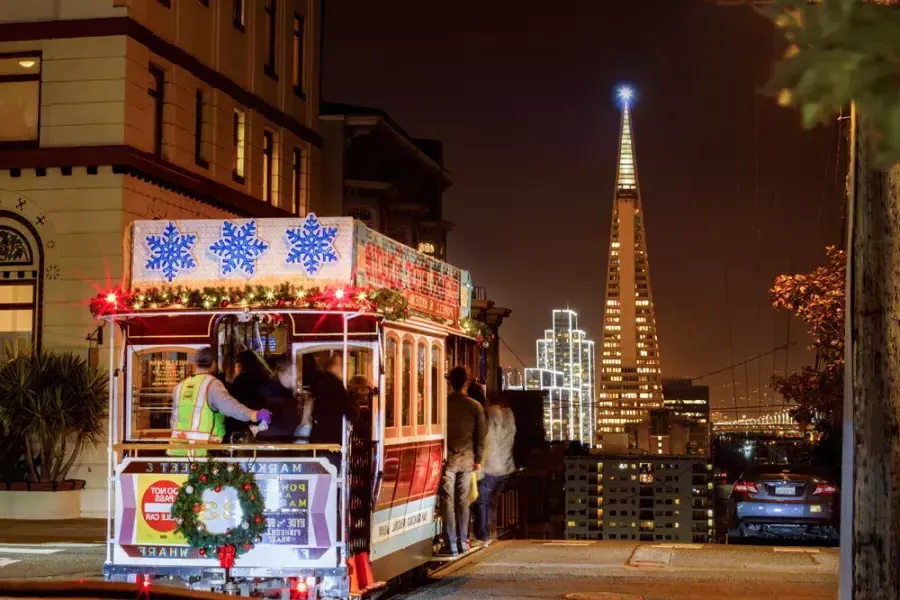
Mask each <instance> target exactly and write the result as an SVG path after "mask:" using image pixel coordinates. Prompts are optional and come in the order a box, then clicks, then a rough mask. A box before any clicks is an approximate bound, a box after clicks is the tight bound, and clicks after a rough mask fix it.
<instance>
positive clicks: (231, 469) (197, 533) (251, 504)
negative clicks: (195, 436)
mask: <svg viewBox="0 0 900 600" xmlns="http://www.w3.org/2000/svg"><path fill="white" fill-rule="evenodd" d="M226 487H231V488H234V489H235V490H236V491H237V494H238V499H239V501H240V504H241V514H242V515H243V516H244V520H243V522H242V523H241V526H240V527H238V528H235V529H229V530H228V531H227V532H226V533H223V534H217V533H210V532H209V531H207V530H206V526H205V525H204V524H203V522H202V521H201V520H200V515H201V514H202V513H203V492H204V491H206V490H214V491H216V492H220V491H221V490H222V489H223V488H226ZM264 507H265V504H264V502H263V497H262V493H260V490H259V486H258V485H257V484H256V477H255V476H254V475H253V474H252V473H247V472H245V471H243V470H241V468H240V467H239V466H238V465H235V464H227V465H226V464H223V463H221V462H218V461H216V460H209V461H207V462H201V463H197V462H195V463H191V474H190V475H189V476H188V479H187V481H185V482H184V485H183V486H181V489H180V490H178V496H177V497H176V498H175V503H174V504H173V505H172V516H173V517H174V518H175V523H176V524H177V529H178V532H179V533H181V535H183V536H184V537H185V539H186V540H187V542H188V544H190V545H191V547H192V548H197V549H198V550H199V551H200V555H201V556H206V557H210V558H212V557H219V552H220V550H221V549H223V548H227V547H228V546H231V547H233V549H234V556H235V557H237V556H240V555H242V554H244V553H245V552H247V551H249V550H250V549H251V548H253V545H254V544H255V543H257V542H258V541H259V540H260V536H261V535H262V534H263V533H264V532H265V531H266V518H265V517H264V516H263V509H264ZM220 558H221V557H220Z"/></svg>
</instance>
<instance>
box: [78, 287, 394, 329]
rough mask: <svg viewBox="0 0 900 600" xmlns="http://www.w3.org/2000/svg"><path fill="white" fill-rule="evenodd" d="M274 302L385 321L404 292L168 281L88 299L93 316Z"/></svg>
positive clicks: (258, 306)
mask: <svg viewBox="0 0 900 600" xmlns="http://www.w3.org/2000/svg"><path fill="white" fill-rule="evenodd" d="M279 308H284V309H291V308H294V309H298V308H299V309H311V310H353V311H356V310H359V311H364V312H374V313H378V314H380V315H383V316H384V317H385V319H387V320H389V321H402V320H405V319H407V318H408V317H409V302H408V301H407V300H406V297H405V296H403V294H402V293H400V292H399V291H397V290H392V289H388V288H375V289H369V288H353V287H334V288H318V287H308V288H303V287H298V286H295V285H293V284H291V283H282V284H279V285H276V286H262V285H247V286H244V287H220V288H214V287H206V288H202V289H198V288H191V287H187V286H173V287H161V288H158V287H153V288H143V289H133V290H116V291H114V292H109V293H106V294H98V295H97V296H96V297H95V298H94V299H92V300H91V312H92V313H93V314H94V316H102V315H109V314H116V313H123V312H141V311H154V310H159V311H163V310H219V309H252V310H271V311H272V312H278V309H279Z"/></svg>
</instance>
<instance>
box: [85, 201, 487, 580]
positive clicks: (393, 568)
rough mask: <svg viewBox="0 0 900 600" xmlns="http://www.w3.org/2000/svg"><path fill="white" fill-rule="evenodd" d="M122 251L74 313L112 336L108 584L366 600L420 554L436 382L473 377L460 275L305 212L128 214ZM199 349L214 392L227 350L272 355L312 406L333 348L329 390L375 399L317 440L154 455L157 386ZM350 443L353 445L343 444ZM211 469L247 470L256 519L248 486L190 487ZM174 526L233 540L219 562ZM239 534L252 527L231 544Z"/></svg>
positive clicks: (180, 373) (164, 424)
mask: <svg viewBox="0 0 900 600" xmlns="http://www.w3.org/2000/svg"><path fill="white" fill-rule="evenodd" d="M125 243H126V247H127V248H129V249H130V251H129V252H127V259H126V260H127V263H128V264H126V273H127V275H126V278H125V281H124V283H123V286H122V287H121V288H119V289H117V290H112V291H109V292H106V293H103V294H100V295H99V296H98V297H96V298H95V299H94V300H93V301H92V302H91V308H92V311H93V312H94V314H95V315H96V316H97V317H98V318H99V319H103V320H105V321H106V322H107V323H108V324H109V326H110V328H111V329H112V330H113V331H114V332H115V337H114V339H115V342H116V343H115V344H110V349H109V367H110V390H111V393H110V406H109V419H110V427H109V491H108V496H109V514H108V536H107V539H108V543H107V554H106V563H105V567H104V574H105V576H106V578H107V579H109V580H114V581H122V580H127V581H135V580H138V581H146V582H149V581H150V580H151V579H156V578H160V577H164V578H174V579H179V580H181V581H183V582H184V583H185V584H186V585H188V586H190V587H192V588H194V589H206V590H221V591H227V592H230V593H235V594H238V593H240V594H243V595H247V594H250V593H263V594H276V595H277V594H278V593H280V594H281V597H286V596H285V594H290V597H292V598H302V597H310V598H347V597H348V595H349V593H350V591H351V583H352V584H353V586H354V587H356V589H355V590H353V591H365V590H366V589H367V588H368V589H371V588H373V587H374V586H376V585H378V582H386V581H389V580H391V579H393V578H397V577H399V576H401V575H403V574H405V573H408V572H410V571H412V570H415V569H417V568H419V567H421V566H422V565H424V564H425V563H427V562H428V561H430V560H431V558H432V554H433V548H434V540H435V539H436V537H437V535H438V533H439V526H438V525H439V522H438V519H437V506H436V503H437V492H438V487H439V483H440V476H441V468H442V463H443V459H444V454H445V437H444V435H445V425H446V423H445V421H446V397H447V389H446V386H447V384H446V372H447V370H448V368H449V367H450V366H452V365H456V364H464V365H467V366H469V367H470V369H471V368H473V367H474V365H475V362H476V360H477V358H476V357H477V355H478V351H479V350H478V342H477V341H476V340H475V339H473V338H474V333H473V329H471V328H470V326H469V325H468V321H469V319H468V314H469V303H470V298H471V291H470V290H471V283H470V278H469V274H468V273H467V272H466V271H463V270H460V269H458V268H456V267H454V266H452V265H449V264H447V263H444V262H442V261H439V260H437V259H435V258H433V257H431V256H428V255H426V254H422V253H420V252H417V251H415V250H413V249H412V248H409V247H407V246H404V245H402V244H400V243H398V242H396V241H394V240H392V239H390V238H388V237H386V236H384V235H381V234H380V233H378V232H375V231H373V230H370V229H368V228H367V227H366V226H365V225H363V224H362V223H360V222H357V221H354V220H353V219H352V218H344V217H337V218H317V217H316V216H315V215H314V214H309V215H307V216H306V217H302V218H288V219H242V220H239V219H234V220H183V221H164V220H154V221H136V222H134V223H133V224H132V225H131V227H130V229H129V231H128V232H127V234H126V240H125ZM206 347H211V348H213V349H214V350H215V353H216V355H217V358H218V365H219V377H220V378H221V379H223V380H224V382H225V383H226V385H227V384H228V383H229V382H230V381H231V379H232V377H233V376H234V371H235V356H236V355H237V353H238V352H240V351H242V350H247V349H249V350H253V351H254V352H256V353H257V354H258V355H260V356H263V357H271V356H285V357H288V358H289V359H290V363H291V366H292V369H293V382H294V388H295V389H294V390H292V392H293V395H294V397H296V398H298V399H300V401H302V402H306V403H309V402H313V403H314V402H317V401H326V400H323V399H316V398H314V397H312V393H313V391H314V390H313V389H312V386H311V381H312V380H313V378H314V377H315V375H316V372H317V371H319V370H320V369H321V368H322V365H323V363H324V362H325V361H326V360H327V359H328V358H329V357H330V356H332V355H333V354H335V353H339V354H340V355H341V356H342V357H343V360H342V364H343V367H342V371H341V374H340V376H341V378H342V379H343V381H344V384H345V385H346V383H347V382H348V381H349V380H350V378H352V377H354V376H363V377H365V378H366V379H367V380H368V381H369V382H370V385H371V386H372V388H373V390H375V392H374V396H373V402H372V409H371V411H369V412H368V413H364V414H365V416H364V417H362V418H364V419H367V421H366V422H365V423H362V424H360V423H357V424H356V426H355V427H354V424H353V423H350V422H349V421H348V419H347V418H346V417H345V418H344V427H343V432H342V439H341V440H334V443H328V444H310V443H306V440H304V439H302V437H297V438H296V439H292V440H287V441H286V442H284V441H282V442H279V443H270V442H260V443H255V440H244V441H243V442H242V443H235V440H234V439H227V438H226V439H225V440H223V442H222V443H214V444H212V443H210V444H206V443H195V444H192V445H190V447H189V451H188V452H186V453H185V452H182V454H186V456H172V454H173V449H177V448H181V449H184V446H183V445H179V444H173V443H172V442H171V440H170V425H171V415H172V404H173V399H172V396H173V389H174V388H175V386H176V385H177V384H178V383H179V382H180V381H182V380H184V379H185V378H187V377H188V376H190V375H192V374H193V372H194V369H195V367H194V364H193V362H192V358H193V356H194V355H195V354H196V353H197V352H198V351H199V350H200V349H202V348H206ZM298 410H300V406H299V404H298ZM313 427H315V425H314V424H313ZM368 431H371V439H359V436H360V435H361V434H360V432H368ZM299 433H300V432H299V431H298V434H299ZM176 454H177V453H176ZM210 465H215V466H213V467H212V468H213V469H214V471H215V472H218V471H219V469H220V468H221V469H224V471H223V474H224V473H227V474H229V475H228V476H229V477H231V476H232V475H233V476H234V477H237V476H241V477H250V476H252V479H253V483H254V484H255V486H256V487H254V488H252V489H257V488H258V489H259V491H260V493H261V495H262V504H261V506H262V507H263V508H261V514H244V511H245V508H246V507H247V506H249V505H247V504H246V502H245V501H246V500H247V496H246V494H245V493H244V491H246V490H247V489H251V488H250V485H249V484H245V485H244V491H242V490H241V489H238V488H236V487H234V485H232V484H231V483H229V482H232V481H237V479H234V480H232V479H226V480H222V481H224V484H222V485H216V486H215V488H214V489H213V488H211V487H208V486H201V485H200V484H198V483H197V481H198V480H197V478H196V477H197V472H198V471H200V472H203V473H207V471H204V469H207V468H208V467H209V466H210ZM216 477H218V475H217V476H216ZM201 478H202V475H201ZM201 480H202V479H201ZM189 481H193V482H194V484H195V485H197V489H193V485H190V484H189V483H188V482H189ZM216 481H218V479H216ZM201 488H203V489H201ZM185 494H188V495H185ZM180 498H181V500H179V499H180ZM183 498H188V499H192V500H190V501H191V502H196V503H195V504H194V506H193V507H194V511H195V515H193V516H192V515H190V514H187V515H185V514H183V513H179V509H178V508H177V506H181V505H180V504H178V503H179V502H182V504H183V502H184V500H183ZM254 501H255V500H254ZM198 509H199V510H198ZM257 512H259V511H257ZM254 519H255V520H254ZM185 523H190V524H192V526H193V524H196V528H197V530H199V531H202V533H203V534H209V535H215V536H218V537H216V538H215V539H217V540H219V541H222V540H223V539H224V540H226V541H228V540H233V539H242V540H244V543H242V544H240V545H238V546H237V552H236V553H235V552H234V550H235V546H234V545H232V556H231V559H230V560H228V561H226V560H225V558H223V554H226V553H225V551H224V550H223V549H224V548H226V547H227V544H226V545H223V546H222V548H219V549H218V550H217V549H215V548H212V549H211V551H204V550H206V549H205V548H203V547H202V545H201V547H197V546H198V544H197V543H196V540H194V541H193V542H192V541H191V539H193V538H195V537H198V536H193V535H192V532H193V530H187V533H188V534H191V539H189V538H188V537H187V535H186V529H185V527H186V525H185ZM254 523H255V524H261V523H264V528H263V530H262V531H261V532H260V533H259V535H257V536H256V537H255V538H254V539H252V540H249V539H246V536H245V537H243V538H242V537H241V535H243V533H242V529H243V530H245V531H246V530H248V528H252V527H253V525H254ZM222 536H226V537H224V538H223V537H222ZM199 537H202V536H199ZM234 554H236V556H235V555H234Z"/></svg>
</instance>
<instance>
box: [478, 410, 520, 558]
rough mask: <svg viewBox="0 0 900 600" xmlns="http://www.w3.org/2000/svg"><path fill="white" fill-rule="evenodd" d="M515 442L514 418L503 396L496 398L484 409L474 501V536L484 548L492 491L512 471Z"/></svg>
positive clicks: (489, 537) (489, 521) (488, 536)
mask: <svg viewBox="0 0 900 600" xmlns="http://www.w3.org/2000/svg"><path fill="white" fill-rule="evenodd" d="M515 439H516V418H515V416H514V415H513V411H512V409H511V408H509V406H507V404H506V397H505V396H504V395H502V394H501V395H499V396H497V397H496V398H494V399H493V401H492V402H491V403H490V404H488V407H487V437H486V439H485V442H484V445H485V448H484V465H483V468H482V469H481V474H483V475H481V479H480V480H479V482H478V499H477V500H476V501H475V537H476V538H477V539H478V540H479V541H480V542H481V543H483V544H485V545H487V544H489V543H490V540H491V523H492V519H493V515H492V514H491V512H492V511H491V507H492V502H493V499H494V492H495V491H496V490H497V488H499V487H500V486H501V485H502V484H503V481H504V480H505V479H506V478H507V477H508V476H509V475H510V474H511V473H512V472H513V471H515V470H516V463H515V461H514V460H513V442H515Z"/></svg>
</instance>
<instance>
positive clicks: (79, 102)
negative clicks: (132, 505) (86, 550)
mask: <svg viewBox="0 0 900 600" xmlns="http://www.w3.org/2000/svg"><path fill="white" fill-rule="evenodd" d="M277 6H278V7H279V8H278V10H279V12H278V17H277V23H278V36H279V38H280V41H279V47H278V53H277V60H276V73H277V75H278V77H277V79H275V78H272V77H270V76H269V75H267V74H265V73H264V72H263V66H264V63H265V55H266V50H265V28H264V18H263V3H262V2H256V1H251V0H247V2H246V7H247V15H246V26H245V31H243V32H241V31H240V30H238V29H237V28H235V27H234V25H233V23H232V19H231V2H230V1H227V2H226V1H224V0H213V1H212V2H210V6H209V8H207V7H205V6H204V5H203V4H201V3H200V2H196V1H183V0H176V1H174V2H172V3H171V7H170V8H167V7H165V6H164V5H163V4H162V3H160V2H157V1H156V0H130V1H129V0H25V1H21V2H7V3H5V4H4V7H3V10H2V11H0V26H2V27H5V29H4V31H6V32H7V33H9V34H10V35H8V36H7V39H12V38H13V37H15V38H19V39H24V38H28V37H29V36H31V38H33V39H28V40H27V41H3V42H0V54H10V53H19V52H39V53H40V57H41V88H40V101H39V115H40V118H39V139H38V141H37V142H35V143H33V144H24V146H26V147H25V148H24V149H23V150H22V154H21V155H20V153H19V150H18V149H15V150H11V149H10V148H8V147H4V146H2V145H0V220H2V221H3V222H4V223H10V224H12V225H14V226H16V227H21V230H22V232H23V235H25V236H26V237H28V238H29V239H32V238H33V239H34V243H35V245H36V246H37V247H39V248H40V250H41V255H42V256H43V263H42V266H41V269H40V273H39V275H38V277H39V282H40V283H39V289H41V292H42V298H41V299H40V301H39V302H38V305H37V310H38V313H39V315H40V318H39V321H40V326H39V330H38V331H39V336H40V342H41V345H42V347H43V348H46V349H52V350H59V351H72V352H75V353H79V354H82V355H87V354H88V351H89V347H90V346H91V342H89V341H88V340H87V339H86V338H87V337H88V335H89V334H91V333H92V332H93V331H95V330H96V328H97V326H98V322H97V321H95V320H94V319H93V317H92V316H91V314H90V312H89V310H88V301H89V299H90V298H91V297H93V296H94V295H96V294H97V293H98V292H99V291H101V290H109V289H112V288H114V287H116V286H117V285H118V284H119V282H120V280H121V278H122V275H123V261H124V260H125V252H126V251H125V248H124V246H123V234H124V232H125V230H126V228H127V226H128V224H129V223H130V222H131V221H133V220H135V219H154V218H158V219H173V220H174V219H187V218H228V217H235V216H242V217H246V216H253V215H255V214H257V212H256V211H257V205H255V204H252V203H250V204H247V203H244V204H242V205H241V206H237V205H235V204H233V203H231V200H226V199H221V198H218V197H212V196H210V195H209V194H207V195H205V196H204V195H202V194H198V193H195V192H194V191H191V190H190V189H187V190H186V189H185V187H184V186H185V184H184V181H185V180H188V181H189V182H190V184H191V185H194V184H196V186H195V187H197V188H198V189H199V188H204V189H205V188H209V187H210V186H212V185H216V184H218V185H222V186H226V187H227V188H231V189H232V190H235V191H238V192H242V193H243V194H250V195H252V196H255V198H256V200H257V201H259V202H260V204H259V205H258V208H259V210H260V211H262V209H264V208H269V207H265V206H264V205H263V204H262V200H261V196H262V183H261V182H262V170H263V169H262V162H263V161H262V139H263V131H264V130H265V129H268V130H270V131H272V132H273V133H274V134H275V138H276V155H277V166H276V167H275V169H274V171H275V173H276V177H277V181H276V183H275V185H274V189H275V190H277V191H279V192H281V193H279V194H278V195H277V196H276V198H277V199H276V202H275V204H276V206H277V207H279V208H281V209H283V210H286V211H290V210H291V209H292V206H291V179H292V177H291V176H292V150H293V149H294V148H301V149H303V151H304V153H305V161H304V162H303V164H302V165H301V167H302V173H303V177H302V178H301V181H302V186H301V187H302V193H301V196H302V198H303V199H304V202H302V203H301V207H300V213H301V214H303V213H305V212H306V206H307V204H308V200H309V198H311V197H314V196H315V194H316V189H317V186H318V181H319V174H318V170H319V167H320V165H319V160H320V153H319V150H318V148H317V146H316V145H315V144H316V143H317V142H318V134H316V132H315V129H316V127H317V114H318V99H319V81H320V78H319V63H320V60H319V59H320V57H319V48H320V39H319V37H320V19H321V14H320V6H321V5H320V0H282V1H281V2H278V3H277ZM295 13H296V14H298V15H300V16H303V17H305V19H306V30H305V31H306V35H305V36H304V44H305V46H306V52H305V60H306V64H305V66H304V70H303V72H304V74H305V98H303V97H301V96H300V95H298V94H295V91H294V86H293V81H292V71H291V69H292V68H293V67H292V47H293V38H292V34H293V16H294V14H295ZM81 19H91V20H92V21H78V22H77V23H76V22H69V23H54V24H43V23H42V24H41V26H40V27H32V28H31V29H28V28H27V27H25V25H23V24H24V23H30V22H31V23H33V22H43V21H63V20H81ZM50 25H52V27H51V26H50ZM120 30H121V34H120V33H119V31H120ZM80 31H84V32H85V34H87V35H86V37H74V36H76V35H78V33H79V32H80ZM44 33H47V34H48V36H51V37H52V36H56V37H55V38H53V39H39V38H41V37H42V36H43V35H44ZM94 34H96V35H94ZM156 36H158V37H156ZM0 39H3V38H2V37H0ZM151 64H154V65H156V66H158V67H160V68H162V69H163V70H164V72H165V93H164V96H165V104H164V109H163V136H162V139H163V145H162V152H161V154H160V156H159V157H154V156H153V151H154V139H153V129H152V123H153V118H152V112H153V102H152V99H151V98H150V95H149V93H148V88H149V86H150V83H151V81H150V76H149V71H148V68H149V66H150V65H151ZM198 89H201V90H203V91H204V95H205V103H206V107H207V109H206V110H205V111H204V119H203V125H204V127H203V136H202V142H203V154H204V158H205V159H206V160H207V161H208V163H209V165H208V166H203V165H201V164H198V163H197V161H195V152H194V146H195V144H194V141H195V138H194V132H195V122H196V110H195V97H196V96H195V95H196V92H197V90H198ZM0 93H2V90H0ZM242 103H243V106H242ZM241 106H242V107H243V108H244V109H245V112H246V133H245V137H246V143H247V148H246V150H247V163H246V171H245V181H244V183H239V182H236V181H235V180H234V178H233V176H232V156H233V154H234V144H233V142H232V118H233V114H234V109H235V108H236V107H241ZM301 138H302V139H301ZM108 150H116V153H115V154H110V153H108V152H107V154H103V153H104V152H106V151H108ZM100 154H103V155H104V156H113V155H114V156H115V157H116V158H115V160H116V162H111V163H110V164H98V160H97V159H96V156H98V155H100ZM131 154H135V155H137V156H139V157H141V159H142V160H144V159H146V160H147V161H148V162H150V163H152V167H153V168H154V169H155V173H156V174H155V175H152V174H151V175H147V174H146V173H145V172H140V173H138V172H136V171H135V170H134V167H133V165H131V164H130V163H129V164H127V165H124V166H123V164H120V163H119V161H122V162H123V163H125V162H127V161H126V159H127V158H128V157H129V156H131ZM23 156H24V157H25V158H23ZM23 160H24V161H25V162H27V167H22V166H21V163H22V161H23ZM79 165H92V166H79ZM176 175H177V176H176ZM175 189H178V190H181V191H180V192H176V191H173V190H175ZM211 189H218V188H211ZM239 196H240V195H239V194H238V195H236V197H239ZM240 197H241V198H242V199H243V198H244V197H242V196H240ZM200 198H203V200H201V199H200ZM259 214H272V213H271V212H260V213H259ZM32 230H33V231H34V233H33V234H32V233H31V231H32ZM104 342H105V344H104V346H103V347H102V348H100V360H99V363H100V364H101V365H104V366H106V364H107V356H108V354H107V353H108V352H109V347H110V345H112V346H113V347H114V355H115V356H118V352H119V349H120V348H119V345H120V344H121V339H119V337H118V336H115V335H110V332H108V331H107V332H106V334H105V336H104ZM119 397H120V398H121V394H120V395H119ZM120 408H121V407H120ZM104 439H105V438H104ZM106 468H107V463H106V448H105V444H100V446H98V447H97V448H91V449H88V451H86V452H84V453H83V454H82V455H81V456H80V457H79V460H78V461H77V463H76V465H75V467H74V468H73V470H72V471H71V473H70V475H69V476H70V477H72V478H75V479H84V480H86V482H87V485H86V488H85V490H84V492H83V493H82V514H83V515H84V516H95V517H96V516H105V515H106Z"/></svg>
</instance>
